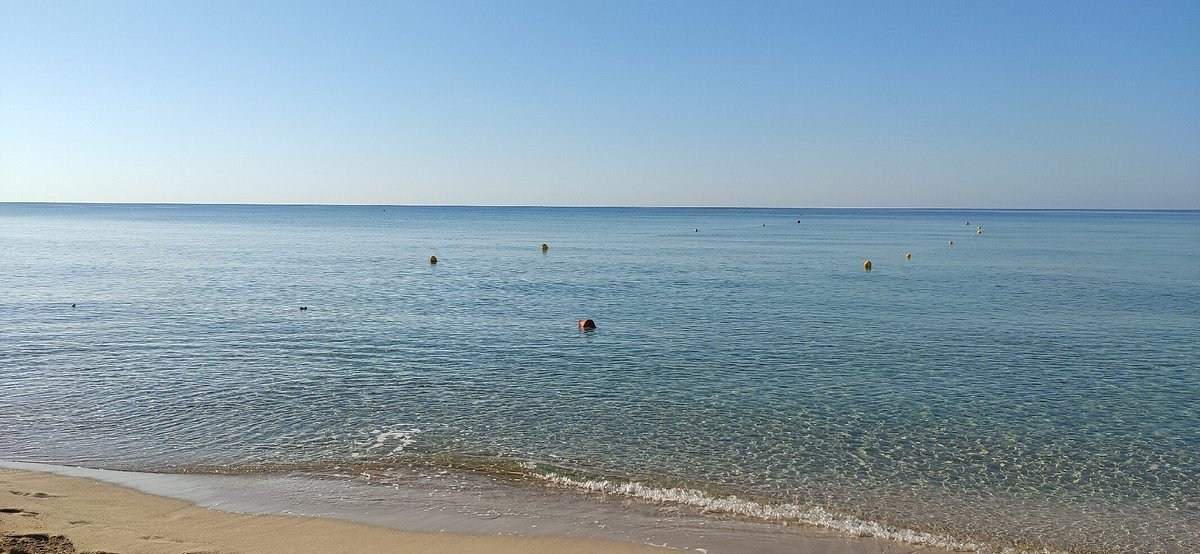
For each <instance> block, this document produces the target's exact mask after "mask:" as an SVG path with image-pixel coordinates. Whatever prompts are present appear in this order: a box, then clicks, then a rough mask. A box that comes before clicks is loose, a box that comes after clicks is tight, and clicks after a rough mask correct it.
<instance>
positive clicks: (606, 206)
mask: <svg viewBox="0 0 1200 554" xmlns="http://www.w3.org/2000/svg"><path fill="white" fill-rule="evenodd" d="M0 204H43V205H49V204H67V205H93V206H280V207H335V206H336V207H382V208H567V209H706V210H721V209H726V210H946V211H951V210H988V211H1093V212H1200V208H994V207H965V206H950V207H934V206H716V205H633V204H628V205H621V204H599V205H580V204H356V203H314V202H89V201H41V200H0Z"/></svg>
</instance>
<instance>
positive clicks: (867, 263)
mask: <svg viewBox="0 0 1200 554" xmlns="http://www.w3.org/2000/svg"><path fill="white" fill-rule="evenodd" d="M863 271H871V260H867V261H865V262H863Z"/></svg>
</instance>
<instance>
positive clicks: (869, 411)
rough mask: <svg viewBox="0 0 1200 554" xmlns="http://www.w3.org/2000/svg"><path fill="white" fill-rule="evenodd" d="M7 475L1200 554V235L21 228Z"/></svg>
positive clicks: (87, 209) (473, 219) (488, 219)
mask: <svg viewBox="0 0 1200 554" xmlns="http://www.w3.org/2000/svg"><path fill="white" fill-rule="evenodd" d="M543 244H544V245H545V248H543ZM430 256H436V257H437V263H436V264H432V263H430V260H429V258H430ZM867 260H870V262H871V268H870V270H869V271H868V270H865V269H864V262H866V261H867ZM580 319H592V320H593V321H594V322H595V325H596V328H595V329H591V330H582V329H581V328H580V326H579V325H578V321H579V320H580ZM0 460H7V461H13V462H42V463H51V464H62V465H74V466H83V467H89V468H101V469H110V470H135V471H144V472H160V473H162V472H165V473H229V474H237V475H242V476H246V475H251V476H253V475H264V476H271V475H280V474H287V475H295V474H311V475H318V476H322V478H324V479H333V480H336V479H339V478H344V479H360V478H361V477H360V476H363V475H365V476H367V477H368V478H373V479H374V482H377V483H380V484H382V485H384V486H383V487H381V488H380V489H379V490H380V491H384V490H386V486H387V485H388V484H389V483H390V484H391V485H392V486H395V487H398V486H399V485H398V484H397V483H399V481H396V480H391V481H389V479H388V476H389V472H400V471H401V470H402V469H403V471H411V470H412V468H420V469H421V471H430V472H432V473H434V474H444V473H446V472H459V473H470V474H473V475H485V476H486V475H493V476H504V477H505V478H511V479H515V480H517V481H520V482H521V483H523V484H522V485H521V486H522V487H525V488H527V489H533V490H535V491H536V490H538V489H544V490H545V491H547V494H549V493H550V492H551V491H562V490H564V489H566V490H573V491H578V492H579V494H581V495H583V496H584V497H588V496H589V495H592V496H595V497H597V498H599V497H603V498H609V499H611V498H624V499H627V500H628V501H629V502H642V503H646V504H650V505H653V506H657V507H662V506H675V507H678V508H679V509H680V510H683V511H687V512H688V513H699V514H702V517H713V518H718V517H735V518H742V519H746V520H752V521H757V522H761V523H762V524H765V525H768V526H770V525H779V526H782V525H784V524H789V525H796V524H801V525H808V526H815V527H820V528H822V529H826V530H829V531H832V532H836V533H846V534H848V535H855V536H857V535H873V536H877V537H882V538H885V539H888V540H894V541H901V542H907V543H910V544H913V545H925V546H931V547H941V548H950V549H959V550H977V551H983V552H1005V551H1009V552H1019V551H1036V552H1171V553H1193V552H1200V212H1196V211H1074V210H982V209H820V208H771V209H750V208H619V207H612V208H569V207H460V206H455V207H432V206H323V205H167V204H144V205H128V204H22V203H3V204H0ZM380 494H383V493H382V492H381V493H380ZM597 501H599V500H597ZM704 514H707V515H704ZM681 517H682V516H681Z"/></svg>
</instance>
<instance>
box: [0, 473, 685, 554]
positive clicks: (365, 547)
mask: <svg viewBox="0 0 1200 554" xmlns="http://www.w3.org/2000/svg"><path fill="white" fill-rule="evenodd" d="M661 551H662V550H661V549H657V548H653V547H650V546H643V545H635V544H622V543H616V542H608V541H597V540H586V539H566V538H554V537H513V536H502V537H495V536H474V535H465V534H449V533H414V532H403V531H397V530H393V529H385V528H381V527H374V526H370V525H362V524H357V523H350V522H345V521H337V520H329V519H318V518H308V517H289V516H273V515H244V514H234V513H228V512H222V511H218V510H212V509H207V508H200V507H197V506H195V505H193V504H191V503H188V502H184V501H181V500H174V499H170V498H163V497H159V496H154V495H150V494H145V493H142V492H138V491H135V490H131V489H127V488H124V487H120V486H117V485H112V484H107V483H101V482H97V481H93V480H90V479H82V478H77V477H64V476H59V475H51V474H47V473H37V472H27V471H16V470H9V469H0V552H3V553H5V554H9V553H12V554H16V553H30V554H68V553H75V552H80V553H84V552H89V553H95V554H99V553H121V554H124V553H131V552H136V553H148V554H149V553H153V554H160V553H161V554H183V553H192V554H199V553H217V552H220V553H240V552H245V553H251V552H253V553H285V552H288V553H291V552H362V553H371V552H380V553H383V552H388V553H394V552H423V553H436V552H456V553H458V552H496V553H506V552H563V553H580V554H582V553H589V552H596V553H599V552H615V553H623V552H628V553H636V552H661Z"/></svg>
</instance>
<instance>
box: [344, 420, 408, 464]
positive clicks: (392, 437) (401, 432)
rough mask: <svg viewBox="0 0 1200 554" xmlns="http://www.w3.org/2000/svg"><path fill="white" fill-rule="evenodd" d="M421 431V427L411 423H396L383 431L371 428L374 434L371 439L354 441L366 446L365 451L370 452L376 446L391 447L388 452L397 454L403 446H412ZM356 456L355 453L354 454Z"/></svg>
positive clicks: (401, 450) (402, 449)
mask: <svg viewBox="0 0 1200 554" xmlns="http://www.w3.org/2000/svg"><path fill="white" fill-rule="evenodd" d="M420 433H421V429H420V428H418V427H413V426H411V425H396V426H393V427H391V428H390V429H388V430H387V431H384V430H382V429H372V430H371V434H372V435H374V437H372V438H371V439H368V440H366V441H361V442H355V443H354V444H356V445H358V446H365V447H367V452H371V451H373V450H375V449H377V448H388V447H391V450H390V451H389V452H388V453H389V454H399V453H400V452H403V451H404V449H405V448H408V447H409V446H412V445H413V444H414V443H416V442H417V439H416V438H414V437H416V436H417V435H418V434H420ZM354 456H355V457H358V456H357V455H354Z"/></svg>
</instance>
